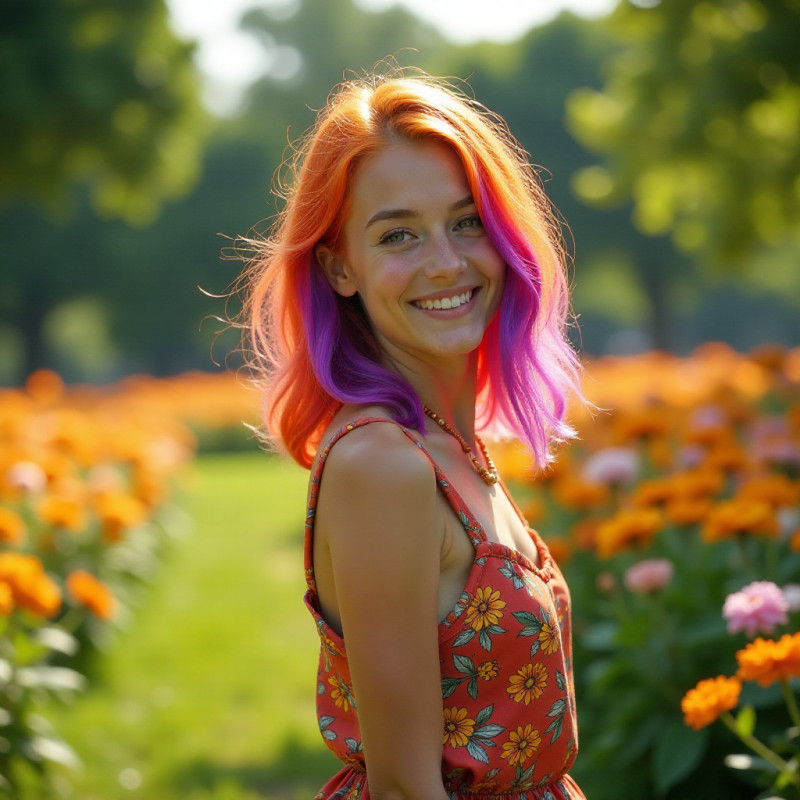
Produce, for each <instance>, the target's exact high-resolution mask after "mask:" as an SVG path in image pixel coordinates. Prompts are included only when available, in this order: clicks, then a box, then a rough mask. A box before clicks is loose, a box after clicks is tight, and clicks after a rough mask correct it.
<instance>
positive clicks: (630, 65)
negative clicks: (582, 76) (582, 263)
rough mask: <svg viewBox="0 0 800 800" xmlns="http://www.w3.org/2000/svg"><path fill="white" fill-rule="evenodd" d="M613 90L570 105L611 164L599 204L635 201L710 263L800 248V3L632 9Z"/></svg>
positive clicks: (585, 178) (740, 0) (587, 186)
mask: <svg viewBox="0 0 800 800" xmlns="http://www.w3.org/2000/svg"><path fill="white" fill-rule="evenodd" d="M607 24H608V25H609V27H610V29H611V31H612V32H613V33H614V34H615V35H616V36H617V38H618V41H619V43H620V50H619V52H618V53H617V54H615V55H614V56H612V58H611V60H610V61H609V63H608V65H607V66H608V70H607V79H606V81H605V86H604V87H603V89H602V90H600V91H597V90H591V89H582V90H578V91H576V92H574V93H573V95H572V97H571V99H570V102H569V121H570V127H571V130H572V131H573V132H574V133H575V135H576V136H577V137H578V138H579V140H581V141H582V142H583V143H584V144H585V145H587V146H588V147H591V148H593V149H595V150H596V151H598V152H600V153H602V154H604V155H605V156H606V160H605V163H604V164H603V165H597V166H594V167H589V168H587V169H584V170H582V171H581V172H579V173H578V174H577V176H576V180H575V186H576V189H577V191H578V193H579V194H580V195H581V196H582V197H583V198H584V199H586V200H589V201H590V202H594V203H597V204H599V205H614V204H618V203H620V202H623V201H626V200H632V203H633V220H634V223H635V224H636V226H637V227H638V228H639V230H641V231H642V232H644V233H647V234H653V235H662V234H669V235H670V236H671V238H672V241H673V242H674V243H675V245H676V246H677V247H678V248H679V249H680V250H684V251H687V252H690V253H693V254H695V255H696V256H698V257H699V258H702V259H703V260H704V261H705V262H707V263H710V264H716V265H722V266H728V267H730V266H735V265H736V264H741V263H742V262H743V260H744V259H745V258H746V257H748V256H749V255H752V254H753V252H754V251H756V250H758V249H760V248H763V247H765V246H767V247H774V246H777V245H779V244H780V243H781V242H782V241H784V240H785V239H786V238H787V237H793V241H794V243H795V246H796V243H797V241H798V240H800V177H798V176H800V47H798V42H800V2H797V0H769V2H767V0H718V1H716V2H710V1H709V0H669V2H666V0H662V1H661V2H659V0H655V1H653V0H649V1H648V2H643V0H638V2H637V3H636V4H634V3H633V2H632V1H631V0H622V2H620V4H619V6H618V7H617V9H616V11H615V12H614V13H613V14H612V15H611V16H610V17H609V19H608V22H607Z"/></svg>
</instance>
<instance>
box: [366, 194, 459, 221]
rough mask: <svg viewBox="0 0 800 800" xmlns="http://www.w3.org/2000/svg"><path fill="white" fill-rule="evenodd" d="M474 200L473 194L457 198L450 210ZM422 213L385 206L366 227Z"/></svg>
mask: <svg viewBox="0 0 800 800" xmlns="http://www.w3.org/2000/svg"><path fill="white" fill-rule="evenodd" d="M474 202H475V201H474V200H473V199H472V195H471V194H468V195H466V197H462V198H461V199H460V200H457V201H456V202H455V203H453V205H451V206H450V209H449V210H450V211H458V210H459V209H461V208H465V207H466V206H471V205H473V204H474ZM420 216H421V214H420V213H419V211H414V210H412V209H410V208H385V209H383V210H382V211H377V212H375V213H374V214H373V215H372V216H371V217H370V218H369V220H368V221H367V224H366V225H365V226H364V227H365V228H369V226H370V225H373V224H374V223H376V222H382V221H383V220H387V219H408V218H411V219H416V218H418V217H420Z"/></svg>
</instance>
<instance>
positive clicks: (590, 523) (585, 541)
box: [570, 517, 601, 550]
mask: <svg viewBox="0 0 800 800" xmlns="http://www.w3.org/2000/svg"><path fill="white" fill-rule="evenodd" d="M600 524H601V520H599V519H592V518H591V517H587V518H586V519H581V520H579V521H578V522H576V523H575V524H574V525H573V526H572V530H570V537H571V538H572V540H573V541H574V542H575V543H576V544H577V545H578V547H581V548H583V549H584V550H593V549H594V548H595V546H596V544H597V529H598V528H599V527H600Z"/></svg>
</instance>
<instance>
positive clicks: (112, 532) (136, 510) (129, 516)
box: [95, 492, 147, 543]
mask: <svg viewBox="0 0 800 800" xmlns="http://www.w3.org/2000/svg"><path fill="white" fill-rule="evenodd" d="M95 512H96V513H97V516H98V518H99V519H100V524H101V525H102V528H103V536H104V537H105V539H106V541H108V542H111V543H114V542H118V541H120V540H121V539H122V537H123V534H124V532H125V531H126V530H128V529H129V528H134V527H136V526H137V525H141V523H142V522H144V520H145V518H146V516H147V512H146V509H145V506H144V504H143V503H142V501H141V500H139V499H138V498H136V497H133V496H132V495H129V494H125V493H124V492H102V493H101V494H99V495H98V496H97V497H96V498H95Z"/></svg>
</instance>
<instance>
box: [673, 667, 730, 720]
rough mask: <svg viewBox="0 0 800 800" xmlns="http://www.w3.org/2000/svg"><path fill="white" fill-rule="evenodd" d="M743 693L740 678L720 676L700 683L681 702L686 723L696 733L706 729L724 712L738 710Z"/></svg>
mask: <svg viewBox="0 0 800 800" xmlns="http://www.w3.org/2000/svg"><path fill="white" fill-rule="evenodd" d="M741 691H742V682H741V681H740V680H739V679H738V678H727V677H725V676H724V675H718V676H717V677H716V678H706V679H705V680H702V681H700V682H699V683H698V684H697V686H695V688H694V689H689V691H688V692H686V694H685V695H684V696H683V699H682V700H681V711H682V712H683V721H684V723H685V724H686V725H688V726H689V727H690V728H694V730H696V731H699V730H700V729H701V728H705V727H706V726H707V725H710V724H711V723H712V722H715V721H716V720H717V718H718V717H719V715H720V714H721V713H722V712H723V711H730V710H731V709H732V708H736V706H737V705H738V703H739V695H740V694H741Z"/></svg>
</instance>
